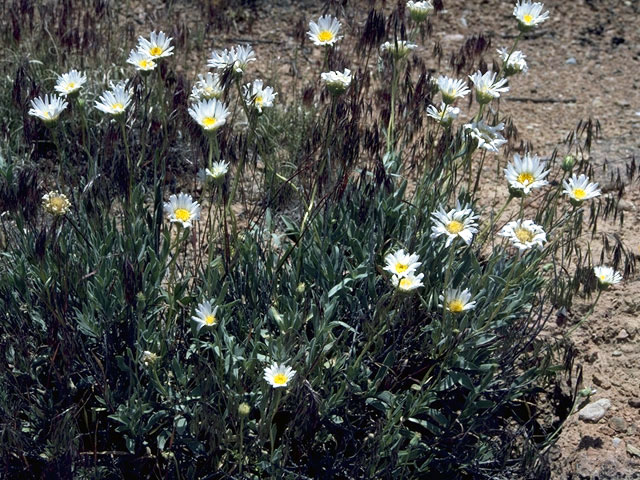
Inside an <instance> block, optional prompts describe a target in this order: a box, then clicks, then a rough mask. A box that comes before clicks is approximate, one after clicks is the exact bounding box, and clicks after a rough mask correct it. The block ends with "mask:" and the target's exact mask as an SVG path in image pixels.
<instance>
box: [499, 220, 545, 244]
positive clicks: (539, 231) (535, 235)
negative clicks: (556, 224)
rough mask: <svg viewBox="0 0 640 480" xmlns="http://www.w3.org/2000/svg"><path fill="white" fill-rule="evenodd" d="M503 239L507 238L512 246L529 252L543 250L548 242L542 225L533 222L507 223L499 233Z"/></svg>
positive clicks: (517, 221) (518, 221) (515, 221)
mask: <svg viewBox="0 0 640 480" xmlns="http://www.w3.org/2000/svg"><path fill="white" fill-rule="evenodd" d="M498 235H500V236H502V237H507V238H508V239H509V241H510V242H511V244H512V245H513V246H514V247H516V248H517V249H518V250H521V251H523V250H529V249H530V248H533V247H539V248H542V246H543V244H544V243H545V242H546V241H547V234H546V233H544V230H543V228H542V227H541V226H540V225H536V224H535V223H533V220H514V221H513V222H509V223H507V224H506V225H505V226H504V227H502V230H500V232H499V233H498Z"/></svg>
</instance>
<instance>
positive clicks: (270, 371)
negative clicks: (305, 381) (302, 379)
mask: <svg viewBox="0 0 640 480" xmlns="http://www.w3.org/2000/svg"><path fill="white" fill-rule="evenodd" d="M295 374H296V371H295V370H293V369H292V368H291V367H287V366H286V365H285V364H284V363H282V364H280V365H278V363H277V362H274V363H273V364H271V366H269V367H266V368H265V369H264V379H265V380H266V381H267V383H269V385H271V386H272V387H273V388H279V387H286V386H288V385H289V382H290V381H291V379H292V378H293V377H294V376H295Z"/></svg>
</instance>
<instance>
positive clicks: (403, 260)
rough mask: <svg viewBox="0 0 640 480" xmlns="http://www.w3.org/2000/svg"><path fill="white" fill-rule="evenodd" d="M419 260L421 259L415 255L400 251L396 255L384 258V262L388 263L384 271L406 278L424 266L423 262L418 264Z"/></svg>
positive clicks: (391, 254)
mask: <svg viewBox="0 0 640 480" xmlns="http://www.w3.org/2000/svg"><path fill="white" fill-rule="evenodd" d="M419 259H420V257H419V256H418V255H416V254H415V253H413V254H408V253H404V250H398V251H397V252H396V253H390V254H389V255H387V256H386V257H384V261H385V262H386V263H387V266H386V267H384V270H386V271H387V272H391V273H392V274H394V275H397V276H398V277H405V276H407V275H409V274H411V273H413V272H415V271H416V269H417V268H418V267H419V266H420V265H422V263H421V262H418V260H419Z"/></svg>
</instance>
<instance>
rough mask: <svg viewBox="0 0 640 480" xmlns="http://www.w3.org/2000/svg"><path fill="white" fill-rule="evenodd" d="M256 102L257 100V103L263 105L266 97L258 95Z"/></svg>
mask: <svg viewBox="0 0 640 480" xmlns="http://www.w3.org/2000/svg"><path fill="white" fill-rule="evenodd" d="M255 102H256V105H259V106H262V104H263V103H264V99H263V98H262V97H261V96H260V95H258V96H257V97H256V100H255Z"/></svg>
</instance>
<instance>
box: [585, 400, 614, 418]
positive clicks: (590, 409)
mask: <svg viewBox="0 0 640 480" xmlns="http://www.w3.org/2000/svg"><path fill="white" fill-rule="evenodd" d="M610 408H611V401H610V400H609V399H608V398H601V399H600V400H598V401H596V402H593V403H590V404H589V405H587V406H586V407H584V408H583V409H582V410H580V412H578V418H580V420H583V421H585V422H592V423H597V422H598V421H599V420H600V419H601V418H602V417H604V416H605V415H606V414H607V411H608V410H609V409H610Z"/></svg>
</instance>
